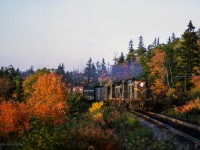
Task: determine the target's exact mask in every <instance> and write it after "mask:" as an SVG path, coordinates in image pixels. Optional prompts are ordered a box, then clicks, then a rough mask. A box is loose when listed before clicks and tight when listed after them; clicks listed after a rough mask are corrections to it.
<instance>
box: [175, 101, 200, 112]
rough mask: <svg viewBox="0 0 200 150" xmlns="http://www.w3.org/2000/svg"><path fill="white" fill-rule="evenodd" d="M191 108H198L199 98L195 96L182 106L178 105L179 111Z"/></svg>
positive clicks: (199, 106) (199, 107)
mask: <svg viewBox="0 0 200 150" xmlns="http://www.w3.org/2000/svg"><path fill="white" fill-rule="evenodd" d="M193 108H197V109H200V98H199V97H198V98H196V99H195V100H192V101H190V102H189V103H187V104H185V105H183V106H180V107H178V109H177V110H178V111H179V112H186V111H189V110H191V109H193Z"/></svg>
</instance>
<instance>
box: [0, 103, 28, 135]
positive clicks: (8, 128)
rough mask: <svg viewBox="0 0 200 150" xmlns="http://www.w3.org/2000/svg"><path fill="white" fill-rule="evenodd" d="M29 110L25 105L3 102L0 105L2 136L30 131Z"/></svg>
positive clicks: (0, 129) (0, 131) (0, 132)
mask: <svg viewBox="0 0 200 150" xmlns="http://www.w3.org/2000/svg"><path fill="white" fill-rule="evenodd" d="M29 120H30V117H29V115H28V108H27V106H26V105H25V104H24V103H14V102H12V101H8V102H6V101H2V102H1V104H0V136H3V137H8V136H9V134H10V133H18V132H21V131H22V132H23V131H25V130H27V129H29Z"/></svg>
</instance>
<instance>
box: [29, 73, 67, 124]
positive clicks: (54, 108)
mask: <svg viewBox="0 0 200 150" xmlns="http://www.w3.org/2000/svg"><path fill="white" fill-rule="evenodd" d="M32 88H33V93H32V94H31V96H30V99H29V100H28V104H29V105H30V106H31V110H30V111H31V114H32V115H33V116H35V117H38V118H40V119H41V120H43V121H45V120H50V121H51V123H62V122H63V117H64V112H65V111H66V108H67V106H66V103H65V87H64V84H63V83H62V81H61V77H60V76H57V75H56V74H55V73H50V74H44V75H42V76H41V77H39V78H38V80H37V81H36V83H35V84H33V86H32Z"/></svg>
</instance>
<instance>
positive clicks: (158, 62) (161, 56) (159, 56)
mask: <svg viewBox="0 0 200 150" xmlns="http://www.w3.org/2000/svg"><path fill="white" fill-rule="evenodd" d="M165 55H166V54H165V52H164V51H161V50H158V49H156V50H155V55H154V56H153V57H152V59H151V62H149V63H148V65H149V66H150V68H151V74H152V75H153V76H159V77H161V78H164V77H165V75H166V68H165Z"/></svg>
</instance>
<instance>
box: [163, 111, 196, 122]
mask: <svg viewBox="0 0 200 150" xmlns="http://www.w3.org/2000/svg"><path fill="white" fill-rule="evenodd" d="M175 108H176V107H175ZM162 113H163V114H166V115H169V116H172V117H174V118H177V119H180V120H183V121H186V122H189V123H191V124H195V125H200V109H198V108H193V109H191V110H189V111H186V112H178V111H176V109H174V108H168V109H167V110H165V111H163V112H162Z"/></svg>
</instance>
